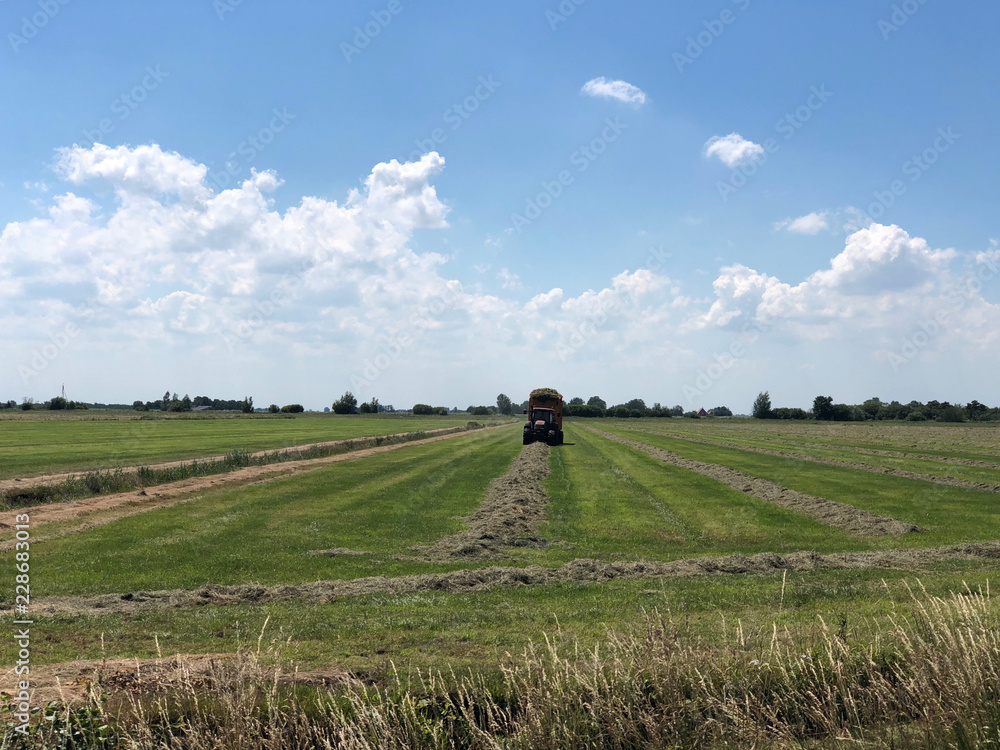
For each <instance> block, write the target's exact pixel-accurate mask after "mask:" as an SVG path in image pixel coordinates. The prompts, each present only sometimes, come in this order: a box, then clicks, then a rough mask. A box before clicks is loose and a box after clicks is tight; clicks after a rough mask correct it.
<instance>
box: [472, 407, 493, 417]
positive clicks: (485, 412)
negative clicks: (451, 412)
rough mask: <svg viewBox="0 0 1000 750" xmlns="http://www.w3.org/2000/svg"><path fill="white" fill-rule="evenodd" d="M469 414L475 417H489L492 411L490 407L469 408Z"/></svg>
mask: <svg viewBox="0 0 1000 750" xmlns="http://www.w3.org/2000/svg"><path fill="white" fill-rule="evenodd" d="M468 412H469V414H471V415H472V416H474V417H488V416H489V414H490V409H489V407H488V406H473V407H470V408H469V410H468Z"/></svg>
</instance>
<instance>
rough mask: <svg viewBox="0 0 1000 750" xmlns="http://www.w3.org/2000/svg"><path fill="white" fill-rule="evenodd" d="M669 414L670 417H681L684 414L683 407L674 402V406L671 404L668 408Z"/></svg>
mask: <svg viewBox="0 0 1000 750" xmlns="http://www.w3.org/2000/svg"><path fill="white" fill-rule="evenodd" d="M670 416H671V417H683V416H684V407H683V406H681V405H680V404H675V405H674V406H672V407H671V408H670Z"/></svg>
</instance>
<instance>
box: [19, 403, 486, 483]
mask: <svg viewBox="0 0 1000 750" xmlns="http://www.w3.org/2000/svg"><path fill="white" fill-rule="evenodd" d="M468 420H469V417H468V415H467V414H461V415H459V416H455V417H451V416H448V417H413V416H409V415H400V416H394V415H382V414H380V415H355V416H350V415H346V416H345V415H335V414H301V415H297V416H295V417H293V418H289V417H288V416H286V415H276V416H273V417H271V416H266V415H244V416H226V417H214V416H213V417H200V416H199V417H189V418H177V417H173V418H171V417H166V416H164V417H149V418H146V419H120V418H114V417H108V418H105V419H87V420H83V419H19V420H0V479H9V478H13V477H26V476H30V475H34V474H42V473H51V472H66V471H82V470H90V469H108V468H115V467H119V466H138V465H140V464H150V463H158V462H163V461H173V460H187V459H196V458H203V457H205V456H216V455H224V454H226V453H228V452H229V451H231V450H234V449H239V450H244V451H261V450H271V449H278V448H288V447H292V446H296V445H304V444H307V443H315V442H323V441H330V440H346V439H349V438H356V437H370V436H374V435H389V434H393V433H400V432H415V431H418V430H434V429H439V428H442V427H452V426H456V425H460V424H465V423H466V422H467V421H468ZM480 421H482V420H480Z"/></svg>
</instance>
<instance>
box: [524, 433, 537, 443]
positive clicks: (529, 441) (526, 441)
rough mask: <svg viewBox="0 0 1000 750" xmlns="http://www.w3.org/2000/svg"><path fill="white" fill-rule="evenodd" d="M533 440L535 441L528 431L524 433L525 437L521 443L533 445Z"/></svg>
mask: <svg viewBox="0 0 1000 750" xmlns="http://www.w3.org/2000/svg"><path fill="white" fill-rule="evenodd" d="M533 442H535V441H534V440H532V439H531V438H530V437H529V436H528V435H527V433H526V434H525V435H524V437H523V438H522V439H521V445H531V444H532V443H533Z"/></svg>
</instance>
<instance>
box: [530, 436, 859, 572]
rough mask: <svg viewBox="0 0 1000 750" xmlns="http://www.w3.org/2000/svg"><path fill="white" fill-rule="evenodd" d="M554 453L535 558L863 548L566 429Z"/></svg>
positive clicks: (602, 440) (804, 521)
mask: <svg viewBox="0 0 1000 750" xmlns="http://www.w3.org/2000/svg"><path fill="white" fill-rule="evenodd" d="M566 435H567V437H566V439H567V441H568V442H570V443H572V445H564V446H561V447H558V448H554V449H552V453H551V456H552V458H551V466H552V474H551V475H550V477H549V479H548V481H547V482H546V491H547V493H548V494H549V496H550V498H551V503H550V508H549V514H548V516H549V522H548V524H546V525H545V526H544V527H543V528H542V531H541V533H542V536H544V537H546V538H547V539H548V540H549V541H550V542H555V543H556V545H555V546H552V547H549V548H548V549H546V550H545V551H544V553H538V552H534V551H532V552H525V553H524V557H525V558H526V559H531V558H532V557H536V556H537V558H538V559H540V560H542V561H546V562H551V561H552V560H559V561H568V560H572V559H575V558H578V557H594V558H599V559H604V560H613V559H623V558H624V559H638V558H647V559H659V560H670V559H677V558H684V557H695V556H700V555H726V554H732V553H735V552H742V553H746V554H753V553H755V552H762V551H772V552H789V551H798V550H803V549H817V550H823V551H843V550H856V549H867V548H869V546H870V542H868V541H865V540H860V539H857V538H854V537H851V536H850V535H848V534H846V533H844V532H841V531H838V530H837V529H832V528H830V527H829V526H825V525H823V524H820V523H818V522H816V521H813V520H812V519H809V518H806V517H803V516H801V515H799V514H797V513H793V512H792V511H789V510H786V509H784V508H780V507H778V506H776V505H773V504H772V503H768V502H765V501H763V500H760V499H758V498H755V497H752V496H750V495H747V494H745V493H742V492H738V491H737V490H734V489H732V488H730V487H727V486H725V485H722V484H720V483H719V482H716V481H715V480H712V479H709V478H708V477H703V476H701V475H699V474H696V473H694V472H691V471H687V470H686V469H681V468H677V467H673V466H669V465H666V464H664V463H662V462H660V461H657V460H656V459H654V458H652V457H650V456H648V455H646V454H644V453H641V452H639V451H635V450H632V449H631V448H628V447H627V446H624V445H621V444H619V443H615V442H613V441H610V440H607V439H606V438H603V437H600V436H598V435H595V434H594V433H592V432H590V431H589V430H584V429H581V428H580V427H578V426H575V425H567V432H566Z"/></svg>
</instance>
